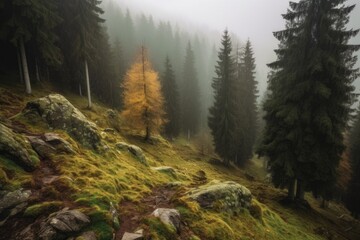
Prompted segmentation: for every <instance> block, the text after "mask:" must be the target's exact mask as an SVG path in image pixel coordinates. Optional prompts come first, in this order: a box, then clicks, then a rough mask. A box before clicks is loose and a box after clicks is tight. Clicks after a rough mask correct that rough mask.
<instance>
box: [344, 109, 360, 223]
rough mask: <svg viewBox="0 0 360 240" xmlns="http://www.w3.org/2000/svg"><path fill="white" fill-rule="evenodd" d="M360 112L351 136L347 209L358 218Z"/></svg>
mask: <svg viewBox="0 0 360 240" xmlns="http://www.w3.org/2000/svg"><path fill="white" fill-rule="evenodd" d="M359 146H360V111H358V114H357V117H356V121H355V123H354V126H353V128H352V130H351V134H350V151H349V152H350V163H351V169H352V175H351V180H350V183H349V186H348V189H347V196H346V207H347V208H348V209H349V210H350V211H351V213H352V215H353V216H354V217H356V218H358V217H359V214H360V204H359V203H360V192H359V190H360V147H359Z"/></svg>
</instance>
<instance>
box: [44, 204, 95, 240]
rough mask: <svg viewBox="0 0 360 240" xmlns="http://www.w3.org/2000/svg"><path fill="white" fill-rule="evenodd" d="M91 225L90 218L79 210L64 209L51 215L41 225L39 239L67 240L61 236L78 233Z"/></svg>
mask: <svg viewBox="0 0 360 240" xmlns="http://www.w3.org/2000/svg"><path fill="white" fill-rule="evenodd" d="M89 223H90V218H89V217H88V216H86V215H85V214H83V213H81V212H80V211H78V210H69V209H68V208H64V209H62V210H60V211H58V212H55V213H52V214H50V215H49V216H48V217H47V218H46V219H45V220H44V221H42V222H41V223H40V227H39V229H40V230H39V232H38V237H39V239H41V240H52V239H65V238H63V237H60V236H65V235H69V234H71V233H76V232H78V231H80V230H81V229H82V228H84V227H85V226H87V225H88V224H89Z"/></svg>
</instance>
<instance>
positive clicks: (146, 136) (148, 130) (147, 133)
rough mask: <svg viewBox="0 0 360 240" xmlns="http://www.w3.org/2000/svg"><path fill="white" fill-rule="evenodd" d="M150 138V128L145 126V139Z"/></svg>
mask: <svg viewBox="0 0 360 240" xmlns="http://www.w3.org/2000/svg"><path fill="white" fill-rule="evenodd" d="M149 139H150V129H149V126H146V134H145V141H147V140H149Z"/></svg>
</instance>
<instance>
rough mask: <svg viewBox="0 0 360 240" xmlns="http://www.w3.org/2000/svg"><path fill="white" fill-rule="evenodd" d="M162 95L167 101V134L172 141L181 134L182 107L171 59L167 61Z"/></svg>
mask: <svg viewBox="0 0 360 240" xmlns="http://www.w3.org/2000/svg"><path fill="white" fill-rule="evenodd" d="M162 93H163V96H164V100H165V112H166V119H167V121H168V122H167V123H166V124H165V129H164V131H165V134H166V136H167V137H169V138H170V139H172V138H174V137H177V136H178V135H179V132H180V122H179V118H180V107H179V92H178V88H177V84H176V80H175V74H174V71H173V68H172V64H171V63H170V59H169V57H167V58H166V61H165V71H164V73H163V76H162Z"/></svg>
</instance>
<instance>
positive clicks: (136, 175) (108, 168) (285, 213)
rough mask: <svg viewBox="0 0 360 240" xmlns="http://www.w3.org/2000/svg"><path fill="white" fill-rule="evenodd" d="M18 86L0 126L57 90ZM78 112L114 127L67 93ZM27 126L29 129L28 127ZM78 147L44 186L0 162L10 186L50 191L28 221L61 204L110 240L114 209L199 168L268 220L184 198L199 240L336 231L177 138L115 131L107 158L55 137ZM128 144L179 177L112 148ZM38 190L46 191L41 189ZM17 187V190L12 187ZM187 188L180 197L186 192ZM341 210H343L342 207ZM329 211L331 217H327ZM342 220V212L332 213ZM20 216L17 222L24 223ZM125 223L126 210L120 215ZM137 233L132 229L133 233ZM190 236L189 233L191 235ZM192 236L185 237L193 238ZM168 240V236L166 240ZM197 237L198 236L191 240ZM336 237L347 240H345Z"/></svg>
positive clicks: (6, 100) (99, 110) (152, 226)
mask: <svg viewBox="0 0 360 240" xmlns="http://www.w3.org/2000/svg"><path fill="white" fill-rule="evenodd" d="M19 89H22V88H21V87H19V86H16V85H14V86H10V87H9V86H8V85H7V86H6V87H4V86H1V85H0V93H1V97H0V109H1V110H0V120H1V119H2V121H5V122H6V121H7V122H9V121H8V120H7V119H8V118H9V117H11V116H13V115H14V114H16V113H18V112H19V111H20V110H21V109H22V108H23V107H24V105H25V103H26V101H27V100H29V99H33V98H37V97H40V96H45V95H46V94H48V93H50V92H53V90H52V89H51V87H49V86H42V87H41V86H38V87H37V89H35V91H34V93H33V95H31V96H24V95H23V94H22V91H21V90H19ZM61 94H63V95H64V96H65V97H66V98H68V99H69V100H70V101H71V102H72V103H73V104H74V105H75V106H76V107H78V108H79V109H80V110H81V111H82V112H83V113H84V114H85V115H86V116H87V117H88V118H89V119H91V120H92V121H94V122H96V123H97V124H98V125H99V127H100V129H104V128H106V127H113V126H111V125H112V124H111V123H109V121H108V120H107V119H106V116H105V115H106V109H105V107H104V106H103V105H101V104H98V103H95V104H94V108H93V109H92V110H91V111H90V110H87V109H86V99H85V98H80V97H78V96H75V95H72V94H69V93H61ZM22 124H23V125H22ZM13 125H16V126H22V128H25V129H26V130H27V131H30V132H32V133H43V132H46V131H49V130H48V129H46V126H44V125H43V124H37V123H28V122H26V121H21V119H20V120H17V121H15V122H14V121H13ZM55 132H57V133H58V134H60V135H61V136H62V137H64V138H65V139H67V140H68V141H69V142H71V143H72V145H73V147H74V148H75V149H76V151H77V154H76V155H73V156H70V155H56V156H53V157H52V159H51V161H49V160H48V161H47V163H46V166H43V167H49V168H51V169H52V175H56V176H60V178H59V179H58V180H56V181H55V182H54V183H53V184H51V185H49V186H41V183H39V179H41V178H43V177H46V173H44V171H42V170H38V171H36V172H35V173H34V174H33V175H31V174H28V173H25V172H24V171H22V170H21V169H20V168H18V167H17V166H16V165H13V164H11V163H10V161H8V160H6V159H5V158H0V177H1V174H2V172H4V173H5V175H7V176H5V177H4V178H6V180H7V181H8V183H9V184H10V185H8V186H7V187H8V188H11V187H9V186H11V185H17V186H19V185H23V186H25V187H30V188H33V189H35V191H40V192H42V193H44V192H46V194H43V195H41V196H43V197H42V199H36V198H34V199H33V202H32V203H33V206H32V207H30V208H28V209H27V211H26V213H25V214H24V215H25V217H27V218H30V219H35V218H36V217H37V216H39V215H44V214H46V213H47V212H50V211H51V210H54V209H57V208H59V207H62V206H71V207H78V208H82V209H83V211H84V212H86V213H87V214H89V215H90V216H91V218H92V222H93V223H94V224H93V225H92V226H91V227H90V229H94V230H96V232H97V233H98V236H99V237H100V239H109V238H110V237H111V235H112V230H111V228H110V227H109V226H110V225H112V223H111V218H110V215H109V214H108V209H109V203H110V202H112V203H114V204H115V205H116V204H118V203H120V205H121V203H122V202H141V199H142V198H143V197H144V196H146V195H148V194H151V192H152V189H154V188H155V187H156V186H161V185H162V184H164V183H168V182H172V181H180V182H182V183H183V184H184V185H185V186H186V185H189V184H191V183H192V177H191V176H192V175H193V174H195V173H196V172H197V171H198V170H203V171H205V172H206V174H207V177H208V179H209V180H213V179H218V180H233V181H236V182H239V183H241V184H243V185H245V186H247V187H248V188H249V189H250V190H251V191H252V192H253V194H254V196H255V198H256V199H257V200H258V201H256V200H255V203H256V204H257V205H258V206H259V207H260V209H261V212H262V220H261V219H260V220H259V219H256V218H254V217H252V216H251V214H250V213H249V212H248V211H244V212H243V213H242V214H240V215H238V216H230V215H227V214H224V213H216V212H212V211H207V210H203V209H200V208H199V206H198V205H197V204H195V203H193V202H189V201H187V200H186V199H184V198H181V197H179V198H178V199H177V200H176V201H174V203H173V204H174V205H175V207H177V208H178V209H179V211H180V212H181V214H182V216H183V219H184V221H185V222H186V223H187V225H188V226H189V230H188V231H189V232H191V234H195V235H197V236H199V237H201V239H269V240H272V239H274V240H275V239H287V240H288V239H323V237H321V236H320V235H317V234H315V232H314V229H315V228H317V227H324V228H326V229H334V231H340V230H338V229H336V227H335V225H336V223H332V222H331V221H330V220H329V217H324V216H325V215H326V214H324V213H322V212H321V211H320V210H319V209H318V208H317V207H316V205H317V204H318V203H317V202H316V201H315V200H312V201H311V203H312V206H313V210H311V211H303V210H293V209H291V208H285V207H284V206H282V205H281V204H279V203H278V200H279V199H281V197H282V196H284V194H285V193H284V192H283V191H281V190H277V189H274V188H272V187H271V186H269V185H268V184H267V183H264V182H262V181H250V180H248V179H247V178H246V176H245V175H246V174H245V171H244V170H241V169H237V168H230V169H228V168H224V167H221V166H214V165H211V164H210V163H208V160H209V159H210V156H207V155H203V154H200V152H199V151H198V150H197V149H196V147H194V145H192V144H190V143H187V142H186V141H185V140H182V139H179V140H177V141H175V142H174V143H172V144H170V143H168V142H167V141H165V140H163V139H161V138H159V139H158V140H157V141H155V143H153V144H148V143H144V142H142V141H141V140H140V139H139V138H138V137H134V136H132V135H130V134H129V131H126V130H122V131H120V133H119V132H117V133H114V134H112V133H107V134H105V133H102V135H103V138H104V141H105V142H106V143H107V144H108V145H109V147H110V150H109V151H107V152H106V154H104V155H99V154H97V153H95V152H93V151H90V150H87V149H84V148H82V147H81V146H80V145H78V144H77V143H76V142H75V141H73V140H72V139H71V138H70V137H69V136H68V135H67V134H66V133H64V132H62V131H55ZM118 141H126V142H130V143H133V144H136V145H138V146H140V147H141V148H142V149H143V150H144V152H145V155H146V157H147V159H148V161H149V164H150V166H172V167H174V168H175V169H176V170H177V171H178V172H179V173H180V174H179V176H180V177H178V178H174V177H173V176H169V175H166V174H163V173H159V172H156V171H152V170H150V169H149V168H148V167H146V166H144V165H142V164H141V163H139V162H138V161H137V160H136V159H134V158H133V157H132V156H131V155H130V154H128V153H124V152H120V151H118V150H116V149H115V148H114V143H116V142H118ZM257 163H258V162H255V163H254V164H252V165H250V166H249V167H248V170H247V171H248V172H250V173H251V174H252V175H254V176H256V175H259V176H261V175H262V173H261V171H262V170H261V166H258V164H257ZM39 185H40V186H39ZM13 188H15V187H13ZM186 189H187V188H186V187H181V188H180V190H182V191H180V192H184V191H186ZM339 211H342V209H340V210H339ZM326 213H328V212H326ZM334 214H340V213H339V212H335V213H332V215H331V216H334ZM21 217H22V216H18V218H21ZM120 218H121V212H120ZM143 223H144V224H146V225H148V228H147V229H148V231H149V232H150V235H152V236H153V238H154V239H156V238H158V239H170V238H172V237H174V236H173V234H174V233H172V231H171V230H169V229H166V228H164V226H162V227H161V226H159V223H158V222H156V221H155V220H153V219H150V218H147V219H145V220H144V221H143ZM133 230H134V229H128V231H133ZM191 234H190V235H191ZM190 235H189V236H188V237H187V239H191V237H190ZM166 236H167V237H166ZM192 239H196V238H192ZM337 239H345V238H341V237H340V236H339V238H337ZM354 239H355V238H354Z"/></svg>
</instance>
